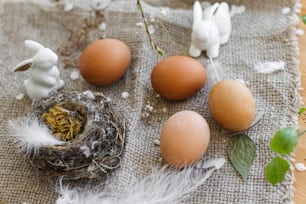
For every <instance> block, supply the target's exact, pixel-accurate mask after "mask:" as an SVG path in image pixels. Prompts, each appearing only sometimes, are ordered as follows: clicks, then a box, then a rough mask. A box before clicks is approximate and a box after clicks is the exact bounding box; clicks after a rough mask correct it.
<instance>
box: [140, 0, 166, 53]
mask: <svg viewBox="0 0 306 204" xmlns="http://www.w3.org/2000/svg"><path fill="white" fill-rule="evenodd" d="M137 7H138V10H139V11H140V13H141V16H142V18H143V22H144V24H145V28H146V33H147V35H148V37H149V40H150V45H151V47H152V48H153V49H154V51H155V52H156V53H157V54H159V55H160V56H164V55H165V51H164V50H162V49H161V48H160V47H158V46H157V45H156V44H155V42H154V40H153V37H152V35H151V34H150V32H149V25H148V21H147V19H146V17H145V15H144V11H143V8H142V4H141V2H140V0H137Z"/></svg>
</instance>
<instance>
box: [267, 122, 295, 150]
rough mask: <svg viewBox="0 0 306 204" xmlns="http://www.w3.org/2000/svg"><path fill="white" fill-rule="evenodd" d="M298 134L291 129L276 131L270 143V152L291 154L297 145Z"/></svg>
mask: <svg viewBox="0 0 306 204" xmlns="http://www.w3.org/2000/svg"><path fill="white" fill-rule="evenodd" d="M298 137H299V134H298V132H297V131H296V130H295V129H294V128H291V127H287V128H282V129H280V130H278V131H277V132H276V133H275V134H274V136H273V138H272V139H271V141H270V148H271V149H272V151H274V152H276V153H279V154H282V155H285V154H289V153H291V152H293V150H294V148H295V146H296V145H297V143H298Z"/></svg>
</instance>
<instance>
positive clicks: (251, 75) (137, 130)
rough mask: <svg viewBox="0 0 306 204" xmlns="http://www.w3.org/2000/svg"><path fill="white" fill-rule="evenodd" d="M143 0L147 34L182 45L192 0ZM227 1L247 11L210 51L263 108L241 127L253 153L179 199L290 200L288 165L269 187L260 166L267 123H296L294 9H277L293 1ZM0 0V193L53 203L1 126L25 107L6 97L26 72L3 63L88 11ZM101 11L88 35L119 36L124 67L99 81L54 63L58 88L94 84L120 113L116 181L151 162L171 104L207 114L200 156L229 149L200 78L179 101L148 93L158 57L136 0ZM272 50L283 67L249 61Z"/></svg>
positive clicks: (184, 51) (177, 51)
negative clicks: (122, 144) (265, 67)
mask: <svg viewBox="0 0 306 204" xmlns="http://www.w3.org/2000/svg"><path fill="white" fill-rule="evenodd" d="M75 2H77V1H75ZM78 2H79V3H80V1H78ZM148 3H151V4H152V5H154V6H149V5H145V6H144V9H145V10H146V13H147V15H148V16H152V17H155V22H154V23H153V25H154V26H155V30H156V31H155V33H154V34H153V36H154V39H155V41H156V42H157V44H158V45H159V46H160V47H162V48H163V49H164V50H165V51H166V55H167V56H170V55H188V49H189V44H190V33H191V24H192V11H191V10H190V9H189V8H190V6H191V5H192V1H187V0H185V1H175V0H170V1H165V2H163V1H154V0H150V1H149V0H148ZM230 3H234V4H243V5H245V6H246V12H245V13H243V14H240V15H236V16H234V17H233V19H232V23H233V32H232V36H231V38H230V41H229V42H228V43H227V44H226V45H224V46H222V48H221V50H220V57H219V58H218V59H217V61H218V62H220V63H221V64H222V65H223V68H224V73H226V78H240V79H244V80H246V81H248V82H249V87H250V89H251V91H252V92H253V94H254V97H255V99H256V105H257V110H258V111H260V112H265V116H264V118H263V120H262V121H261V123H260V124H259V125H257V126H255V127H254V128H252V129H251V130H250V131H248V134H249V135H250V136H251V137H252V138H253V139H254V140H255V142H256V145H257V152H256V154H257V156H256V160H255V162H254V164H253V165H252V168H251V170H250V175H249V179H248V180H247V181H246V182H243V181H242V179H241V178H240V177H239V175H238V174H237V173H236V171H235V170H234V168H233V167H232V166H231V164H230V162H227V163H226V164H225V166H224V167H223V168H222V169H221V170H219V171H218V172H216V173H215V174H214V175H213V176H212V177H211V178H210V179H209V180H208V181H207V182H206V184H205V185H203V186H201V187H200V188H198V189H197V191H196V192H195V193H194V194H193V195H191V196H190V197H189V198H188V199H187V200H186V201H184V203H235V204H238V203H241V204H242V203H243V204H245V203H250V204H251V203H265V204H274V203H275V204H276V203H277V204H279V203H289V202H292V201H293V199H292V198H293V180H294V178H293V175H292V171H291V172H290V173H289V174H288V175H287V178H286V181H285V182H284V183H283V184H281V185H278V186H276V187H272V186H271V185H269V184H268V183H267V182H266V181H265V178H264V166H265V165H266V163H267V162H268V161H269V160H270V159H271V157H272V156H273V154H272V153H271V151H270V150H269V140H270V138H271V136H272V135H273V133H274V132H275V130H277V129H278V128H280V127H284V126H289V125H291V126H295V125H296V122H297V115H296V110H297V107H298V106H299V103H300V99H299V94H298V89H299V86H300V78H299V71H298V62H297V54H298V51H297V50H298V45H297V41H296V37H295V35H294V31H295V28H294V21H295V20H294V19H295V18H294V17H295V14H294V13H290V14H289V15H288V16H285V15H283V14H282V12H281V9H282V8H283V7H285V6H288V7H293V3H292V1H291V0H273V1H263V0H262V1H254V0H244V1H243V0H242V1H238V0H237V1H234V0H233V1H230ZM162 4H167V5H170V6H172V7H175V8H176V9H166V15H161V13H160V7H159V6H161V5H162ZM183 8H184V9H183ZM0 9H1V14H0V20H1V28H0V45H1V49H0V60H1V61H0V65H1V66H0V67H1V69H0V78H1V80H0V85H1V89H0V96H1V97H0V101H1V102H0V104H1V106H0V113H1V114H0V115H1V121H0V129H1V131H0V164H1V166H0V201H4V202H5V203H12V204H15V203H16V204H17V203H22V202H26V203H54V201H55V199H56V196H57V194H56V193H55V191H54V186H53V185H51V184H49V183H47V182H45V181H43V180H41V179H40V175H39V173H38V171H37V170H36V169H35V168H34V167H32V166H31V165H30V164H29V163H28V161H27V159H26V158H24V156H23V155H22V154H21V153H19V152H18V150H17V149H16V148H15V146H14V145H13V144H12V143H11V140H10V136H9V135H8V128H7V122H8V121H9V120H10V119H14V118H16V117H20V116H24V115H25V114H26V113H29V112H30V111H31V101H30V99H28V98H27V97H25V98H24V99H22V100H16V98H15V97H16V95H17V94H18V93H19V92H24V90H23V87H22V82H23V80H24V79H26V73H13V72H12V71H11V68H12V67H14V66H15V65H16V64H17V63H18V62H19V61H21V60H23V59H26V58H28V57H32V56H33V55H34V54H33V53H31V52H29V51H28V50H27V49H26V48H25V47H24V44H23V41H24V40H25V39H33V40H36V41H39V42H41V43H42V44H44V45H45V46H47V47H50V48H51V49H53V50H56V49H57V48H58V47H60V46H62V45H63V43H64V42H65V41H66V40H67V38H68V36H69V32H68V29H67V28H77V27H78V26H80V24H81V22H82V20H83V18H84V17H85V16H87V15H88V12H87V11H85V10H82V9H80V8H78V9H76V10H73V11H71V12H64V11H63V9H62V7H49V6H42V5H38V4H31V3H29V2H19V3H13V2H12V1H5V2H1V7H0ZM162 13H163V12H162ZM105 21H106V25H107V29H106V31H105V32H104V31H100V30H98V29H97V30H95V31H93V32H92V33H91V35H90V36H89V38H88V39H87V42H88V43H89V42H91V41H92V40H95V39H97V38H98V37H99V36H101V35H104V34H106V36H107V37H111V38H117V39H120V40H123V41H124V42H126V43H127V44H128V46H129V47H130V49H131V51H132V63H131V66H130V68H129V70H128V72H127V74H126V75H125V76H124V77H123V78H122V79H121V80H120V81H118V82H117V83H115V84H114V85H112V86H109V87H99V88H98V87H95V86H92V85H89V84H88V83H86V82H85V81H84V80H82V79H80V80H76V81H72V80H70V77H69V76H70V73H71V72H72V71H74V70H75V68H68V69H63V68H62V63H61V62H60V71H61V75H62V77H63V79H64V80H65V87H64V89H65V90H78V91H84V90H87V89H89V90H92V91H98V92H103V93H104V94H105V95H107V96H109V97H111V99H112V101H113V104H114V107H115V109H116V110H117V111H119V112H120V113H121V114H122V115H123V116H124V117H125V119H126V121H127V128H128V132H127V138H126V148H125V153H124V158H123V161H122V166H121V167H120V168H119V169H118V170H116V171H115V172H114V174H113V179H116V181H117V182H116V183H117V186H118V191H119V192H120V191H121V190H122V189H124V188H125V186H127V185H128V184H129V183H130V181H131V179H133V178H135V177H136V178H141V177H144V176H145V175H147V174H148V173H149V172H150V170H151V168H152V167H154V166H158V165H159V162H158V159H159V158H160V153H159V148H158V147H156V146H154V140H155V139H158V138H159V134H160V131H161V128H162V124H163V122H164V121H165V120H166V119H167V118H168V117H169V116H170V115H172V114H174V113H175V112H177V111H181V110H194V111H197V112H198V113H200V114H201V115H203V116H204V117H205V118H206V119H207V121H208V123H209V125H210V127H211V143H210V146H209V148H208V151H207V153H206V154H205V156H204V157H203V160H208V159H212V158H219V157H225V158H228V157H227V147H228V142H229V137H227V136H224V135H223V134H222V129H221V128H220V127H219V126H218V125H217V124H216V123H215V122H214V121H213V120H212V118H211V116H210V114H209V110H208V108H207V107H208V104H207V101H208V100H207V96H208V93H209V87H208V86H206V87H204V88H203V89H202V90H201V91H200V92H199V93H198V94H197V95H196V96H194V97H192V98H190V99H188V100H186V101H183V102H168V101H166V100H163V99H161V98H159V97H157V96H156V93H155V92H154V91H153V89H152V87H151V83H150V73H151V70H152V68H153V67H154V65H155V64H156V63H157V62H158V61H159V60H161V59H162V57H159V56H157V55H156V54H155V53H154V52H153V51H152V49H151V48H150V47H149V42H148V38H147V36H146V34H145V32H144V30H143V28H142V27H139V26H136V23H138V22H142V19H141V16H140V13H139V11H138V10H137V6H136V1H125V0H122V1H113V3H112V5H111V6H110V7H109V8H108V9H107V11H106V12H105ZM60 59H61V58H60ZM198 60H199V61H200V62H202V63H203V64H204V65H207V64H208V63H209V61H208V60H207V59H206V58H205V54H203V55H202V56H201V57H200V58H199V59H198ZM279 60H283V61H284V62H285V63H286V66H285V70H284V71H279V72H276V73H273V74H269V75H265V74H260V73H257V72H256V71H254V70H253V69H252V67H253V66H254V64H256V63H258V62H265V61H279ZM123 91H128V92H129V94H130V96H129V98H127V99H122V98H121V93H122V92H123ZM147 103H150V104H151V106H153V107H154V111H153V112H152V113H150V116H149V117H148V118H147V119H146V120H144V119H143V118H142V113H143V112H144V109H145V106H146V104H147ZM165 110H167V111H165ZM0 203H1V202H0Z"/></svg>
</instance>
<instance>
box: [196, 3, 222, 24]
mask: <svg viewBox="0 0 306 204" xmlns="http://www.w3.org/2000/svg"><path fill="white" fill-rule="evenodd" d="M219 6H220V4H219V3H214V4H213V5H212V6H211V7H209V8H207V9H205V11H204V12H203V10H202V6H201V4H200V2H199V1H195V2H194V4H193V19H194V20H203V19H210V18H211V17H213V16H214V15H215V14H216V13H217V11H218V8H219Z"/></svg>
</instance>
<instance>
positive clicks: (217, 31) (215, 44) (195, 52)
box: [189, 1, 232, 58]
mask: <svg viewBox="0 0 306 204" xmlns="http://www.w3.org/2000/svg"><path fill="white" fill-rule="evenodd" d="M231 32H232V24H231V16H230V11H229V6H228V4H227V3H225V2H222V3H215V4H213V5H212V6H210V7H208V8H206V9H205V10H204V11H202V7H201V4H200V3H199V1H196V2H194V4H193V25H192V33H191V46H190V50H189V54H190V55H191V56H192V57H199V56H200V55H201V52H202V51H206V54H207V56H208V57H209V58H210V57H211V58H216V57H218V56H219V48H220V45H223V44H225V43H226V42H227V41H228V39H229V37H230V35H231Z"/></svg>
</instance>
